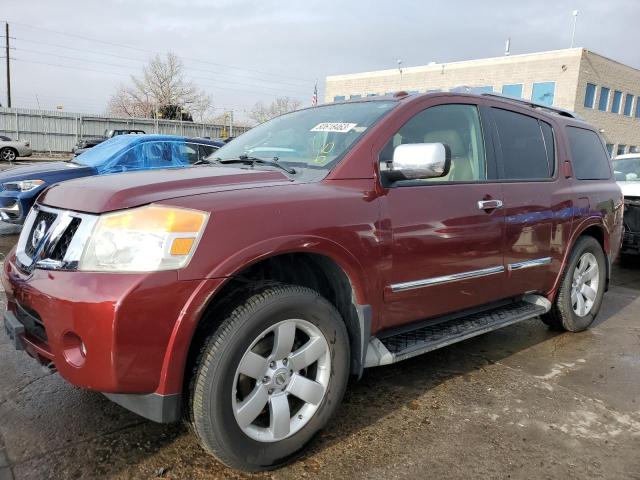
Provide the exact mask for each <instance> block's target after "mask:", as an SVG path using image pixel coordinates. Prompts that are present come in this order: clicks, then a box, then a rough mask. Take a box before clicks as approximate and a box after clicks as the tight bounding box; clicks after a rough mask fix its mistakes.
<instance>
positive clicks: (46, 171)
mask: <svg viewBox="0 0 640 480" xmlns="http://www.w3.org/2000/svg"><path fill="white" fill-rule="evenodd" d="M92 174H95V170H94V169H93V168H92V167H85V166H83V165H77V164H75V163H71V162H41V163H36V164H32V165H24V166H17V167H12V168H8V169H6V170H3V171H2V172H0V183H6V182H12V181H17V180H36V179H41V180H45V181H47V183H51V182H49V181H48V178H50V177H52V178H76V177H82V176H85V175H92ZM56 181H60V180H56Z"/></svg>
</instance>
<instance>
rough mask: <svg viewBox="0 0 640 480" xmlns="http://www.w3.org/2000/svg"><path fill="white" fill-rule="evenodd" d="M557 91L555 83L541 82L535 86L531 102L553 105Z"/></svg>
mask: <svg viewBox="0 0 640 480" xmlns="http://www.w3.org/2000/svg"><path fill="white" fill-rule="evenodd" d="M555 91H556V83H555V82H539V83H534V84H533V92H532V94H531V100H533V101H534V102H536V103H541V104H542V105H548V106H551V105H553V97H554V95H555Z"/></svg>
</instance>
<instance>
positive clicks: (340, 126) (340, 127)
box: [310, 122, 358, 133]
mask: <svg viewBox="0 0 640 480" xmlns="http://www.w3.org/2000/svg"><path fill="white" fill-rule="evenodd" d="M356 125H358V124H357V123H332V122H326V123H319V124H318V125H316V126H315V127H313V128H312V129H311V130H310V131H311V132H336V133H347V132H348V131H350V130H352V129H353V127H355V126H356Z"/></svg>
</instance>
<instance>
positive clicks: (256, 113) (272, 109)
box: [248, 97, 302, 123]
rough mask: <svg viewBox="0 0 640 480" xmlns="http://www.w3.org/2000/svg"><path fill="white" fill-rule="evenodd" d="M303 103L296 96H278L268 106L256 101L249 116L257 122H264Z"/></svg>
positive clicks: (291, 110) (295, 108)
mask: <svg viewBox="0 0 640 480" xmlns="http://www.w3.org/2000/svg"><path fill="white" fill-rule="evenodd" d="M301 104H302V102H301V101H300V100H297V99H295V98H290V97H278V98H276V99H275V100H274V101H273V102H271V105H268V106H267V105H265V104H264V103H262V102H258V103H256V104H255V105H254V106H253V109H252V110H251V111H250V112H249V115H248V116H249V118H250V119H251V120H253V121H254V122H256V123H263V122H266V121H267V120H270V119H272V118H274V117H277V116H279V115H283V114H285V113H288V112H293V111H294V110H297V109H298V108H300V105H301Z"/></svg>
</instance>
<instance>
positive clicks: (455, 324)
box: [364, 294, 551, 368]
mask: <svg viewBox="0 0 640 480" xmlns="http://www.w3.org/2000/svg"><path fill="white" fill-rule="evenodd" d="M550 308H551V303H550V302H549V300H547V299H546V298H544V297H542V296H539V295H531V294H528V295H525V296H524V297H523V298H522V299H521V300H519V301H515V302H512V303H508V304H506V305H502V306H500V307H497V308H494V309H492V310H485V311H483V312H480V313H474V314H472V315H468V316H466V317H460V318H456V319H454V320H449V321H446V322H442V323H438V324H435V325H430V326H426V327H421V328H417V329H415V330H411V331H408V332H403V333H399V334H397V335H393V336H390V337H385V338H382V339H378V338H376V337H372V338H371V340H370V341H369V346H368V348H367V356H366V359H365V365H364V366H365V368H369V367H377V366H379V365H389V364H390V363H395V362H399V361H401V360H406V359H407V358H411V357H415V356H417V355H421V354H423V353H427V352H431V351H433V350H437V349H438V348H442V347H446V346H447V345H451V344H453V343H457V342H461V341H462V340H466V339H467V338H471V337H475V336H478V335H482V334H483V333H486V332H490V331H492V330H497V329H499V328H502V327H506V326H507V325H513V324H514V323H518V322H521V321H523V320H528V319H530V318H534V317H537V316H539V315H542V314H543V313H546V312H548V311H549V310H550Z"/></svg>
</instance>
